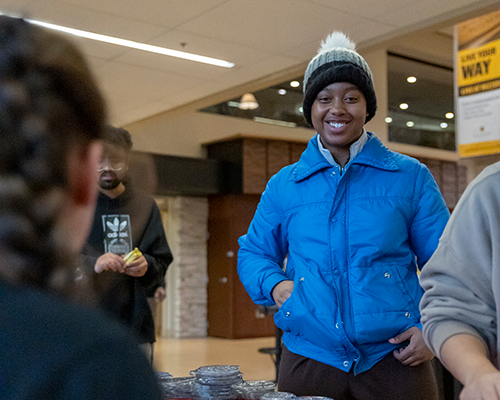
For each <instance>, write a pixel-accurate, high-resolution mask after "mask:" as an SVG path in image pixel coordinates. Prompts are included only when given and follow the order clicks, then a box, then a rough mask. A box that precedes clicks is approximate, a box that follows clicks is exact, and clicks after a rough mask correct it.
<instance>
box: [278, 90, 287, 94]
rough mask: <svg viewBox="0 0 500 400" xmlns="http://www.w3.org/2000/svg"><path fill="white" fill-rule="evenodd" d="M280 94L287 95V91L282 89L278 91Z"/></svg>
mask: <svg viewBox="0 0 500 400" xmlns="http://www.w3.org/2000/svg"><path fill="white" fill-rule="evenodd" d="M278 93H279V94H281V95H282V96H283V95H285V94H286V90H285V89H280V90H278Z"/></svg>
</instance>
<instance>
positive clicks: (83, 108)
mask: <svg viewBox="0 0 500 400" xmlns="http://www.w3.org/2000/svg"><path fill="white" fill-rule="evenodd" d="M104 124H105V107H104V102H103V99H102V97H101V94H100V92H99V90H98V88H97V86H96V84H95V82H94V79H93V77H92V75H91V73H90V70H89V68H88V66H87V64H86V62H85V60H84V59H83V57H82V55H81V53H80V52H79V51H78V49H77V48H76V47H75V46H74V45H72V44H71V43H70V42H69V41H67V40H66V39H64V38H62V37H61V36H59V35H56V34H52V33H50V32H49V31H46V30H45V29H43V28H40V27H37V26H34V25H31V24H29V23H28V22H26V21H24V20H22V19H17V18H11V17H6V16H0V140H1V145H0V278H1V279H4V280H9V281H11V282H18V283H26V284H32V285H37V286H41V287H45V288H48V287H51V286H57V284H58V283H61V282H71V281H72V277H70V276H68V275H67V273H66V272H65V271H70V270H71V269H70V268H65V267H66V266H68V264H71V262H72V258H71V256H70V255H69V254H68V251H66V250H65V245H64V241H62V240H61V238H58V237H57V235H56V234H55V232H56V229H55V222H56V219H57V217H58V212H59V210H60V209H61V205H62V203H63V202H64V200H65V193H66V190H67V180H66V179H67V168H66V166H67V157H68V153H69V151H70V149H72V148H74V147H75V146H87V145H89V144H90V143H91V142H92V141H93V140H96V139H99V138H100V137H101V136H102V133H103V128H104ZM60 286H61V287H63V286H64V285H62V284H61V285H60Z"/></svg>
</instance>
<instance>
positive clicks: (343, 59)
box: [302, 32, 377, 126]
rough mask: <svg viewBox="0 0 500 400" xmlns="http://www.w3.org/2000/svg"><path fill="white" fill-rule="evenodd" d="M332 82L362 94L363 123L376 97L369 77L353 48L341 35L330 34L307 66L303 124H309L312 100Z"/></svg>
mask: <svg viewBox="0 0 500 400" xmlns="http://www.w3.org/2000/svg"><path fill="white" fill-rule="evenodd" d="M335 82H349V83H352V84H353V85H356V87H357V88H358V89H359V90H360V91H361V92H362V93H363V95H364V96H365V100H366V112H367V113H368V116H367V117H366V120H365V123H366V122H368V121H370V120H371V119H372V118H373V116H374V115H375V112H376V110H377V97H376V96H375V90H374V89H373V75H372V71H371V70H370V67H369V66H368V64H367V63H366V61H365V60H364V58H363V57H361V56H360V55H359V54H358V53H357V52H356V45H355V44H354V42H352V41H351V40H350V39H349V38H348V37H347V36H346V35H345V34H344V33H342V32H333V33H332V34H330V35H329V36H328V37H327V38H326V39H325V40H324V41H323V42H322V43H321V47H320V48H319V50H318V54H317V55H316V56H315V57H314V58H313V59H312V60H311V61H310V62H309V65H308V66H307V69H306V72H305V74H304V84H303V87H304V104H303V107H302V108H303V112H304V118H305V119H306V121H307V123H308V124H309V125H311V126H313V124H312V121H311V108H312V105H313V103H314V100H315V99H316V96H317V95H318V93H319V92H321V91H322V90H323V89H324V88H325V87H327V86H328V85H330V84H332V83H335Z"/></svg>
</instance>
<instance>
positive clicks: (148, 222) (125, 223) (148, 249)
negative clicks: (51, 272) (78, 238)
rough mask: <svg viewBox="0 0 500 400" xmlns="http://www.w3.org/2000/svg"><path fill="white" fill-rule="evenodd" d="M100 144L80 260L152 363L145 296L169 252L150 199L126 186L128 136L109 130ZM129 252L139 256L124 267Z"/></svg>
mask: <svg viewBox="0 0 500 400" xmlns="http://www.w3.org/2000/svg"><path fill="white" fill-rule="evenodd" d="M103 140H104V147H103V153H102V157H101V160H100V162H99V165H98V168H97V171H98V173H99V181H98V182H99V189H100V192H99V196H98V200H97V207H96V212H95V215H94V221H93V225H92V229H91V231H90V234H89V236H88V239H87V243H86V245H85V247H84V250H83V255H84V261H85V264H86V265H87V267H88V270H89V272H91V273H92V277H93V281H94V284H95V288H96V292H97V295H98V300H99V303H100V304H101V306H102V307H103V308H104V309H105V310H107V311H108V312H109V313H110V314H111V315H113V316H115V317H116V318H118V319H119V320H120V321H122V322H123V323H124V324H125V325H126V326H127V327H129V328H130V329H131V331H132V333H133V334H134V335H135V337H136V339H137V341H138V343H139V344H140V345H141V347H143V349H144V351H145V353H146V355H147V356H148V358H149V359H150V360H151V362H152V360H153V343H154V342H155V341H156V337H155V328H154V320H153V314H152V312H151V308H150V306H149V304H148V300H147V294H148V293H150V292H151V290H155V289H156V288H157V287H158V286H160V285H162V284H164V278H165V273H166V271H167V268H168V266H169V264H170V263H171V262H172V260H173V257H172V252H171V251H170V248H169V246H168V242H167V238H166V235H165V230H164V228H163V224H162V220H161V214H160V211H159V209H158V206H157V205H156V203H155V201H154V199H153V198H152V197H151V196H150V195H149V194H146V193H144V192H143V191H141V190H139V189H138V188H137V187H134V185H132V182H130V179H129V174H128V166H129V161H130V152H131V149H132V139H131V136H130V133H129V132H128V131H126V130H125V129H122V128H115V127H111V126H110V127H108V128H107V130H106V132H105V135H104V138H103ZM134 248H138V249H139V250H140V252H141V253H142V255H141V256H140V257H139V258H137V259H135V260H133V261H129V262H127V261H126V260H125V259H124V255H126V254H127V253H129V252H130V251H132V250H133V249H134Z"/></svg>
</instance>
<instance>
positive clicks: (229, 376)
mask: <svg viewBox="0 0 500 400" xmlns="http://www.w3.org/2000/svg"><path fill="white" fill-rule="evenodd" d="M191 375H194V376H195V380H194V383H193V398H194V399H196V400H234V399H236V398H237V393H236V390H235V389H234V388H233V385H235V384H237V383H241V382H242V378H241V372H240V369H239V366H238V365H206V366H204V367H199V368H198V369H196V370H194V371H191Z"/></svg>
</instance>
